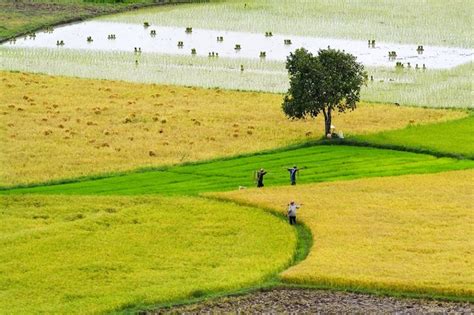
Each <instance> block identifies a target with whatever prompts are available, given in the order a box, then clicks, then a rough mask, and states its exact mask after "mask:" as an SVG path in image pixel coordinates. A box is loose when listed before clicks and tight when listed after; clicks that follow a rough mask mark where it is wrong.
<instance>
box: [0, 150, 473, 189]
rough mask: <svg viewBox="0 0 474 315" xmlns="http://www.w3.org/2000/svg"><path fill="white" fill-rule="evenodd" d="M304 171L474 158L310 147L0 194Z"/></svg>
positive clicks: (244, 182) (422, 166)
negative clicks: (256, 173) (290, 169)
mask: <svg viewBox="0 0 474 315" xmlns="http://www.w3.org/2000/svg"><path fill="white" fill-rule="evenodd" d="M295 164H296V165H298V166H299V167H303V168H305V169H304V170H301V171H300V174H299V178H298V184H300V183H301V184H305V183H314V182H324V181H336V180H349V179H356V178H363V177H377V176H393V175H403V174H421V173H433V172H441V171H447V170H459V169H468V168H473V167H474V161H470V160H455V159H451V158H436V157H433V156H430V155H424V154H416V153H409V152H398V151H392V150H381V149H374V148H367V147H351V146H335V145H334V146H326V145H319V146H312V147H304V148H300V149H294V150H284V151H275V152H270V153H264V154H254V155H250V156H243V157H237V158H230V159H221V160H215V161H210V162H204V163H197V164H188V165H180V166H175V167H169V168H163V169H161V170H148V171H142V172H136V173H129V174H123V175H122V176H112V177H107V178H102V179H96V180H83V181H79V182H72V183H65V184H62V185H61V184H58V185H52V186H37V187H32V188H26V189H16V190H15V189H13V190H4V191H0V193H7V194H18V193H42V194H43V193H44V194H72V195H89V194H96V195H117V194H118V195H138V194H165V195H180V194H181V195H182V194H188V195H196V194H200V193H203V192H212V191H227V190H235V189H238V187H239V186H245V187H253V186H254V185H255V183H254V172H255V170H257V169H260V168H261V167H264V168H265V170H266V171H268V174H267V175H266V176H265V186H276V185H288V184H289V183H290V181H289V173H288V171H287V168H288V167H291V166H293V165H295Z"/></svg>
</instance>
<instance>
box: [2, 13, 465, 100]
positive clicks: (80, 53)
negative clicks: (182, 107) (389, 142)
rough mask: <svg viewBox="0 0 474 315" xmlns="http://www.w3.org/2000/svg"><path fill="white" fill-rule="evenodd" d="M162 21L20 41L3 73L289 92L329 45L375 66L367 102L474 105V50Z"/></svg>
mask: <svg viewBox="0 0 474 315" xmlns="http://www.w3.org/2000/svg"><path fill="white" fill-rule="evenodd" d="M187 7H188V6H184V7H183V8H184V12H186V10H187ZM192 7H194V5H193V6H192ZM163 12H167V13H172V12H175V11H174V9H173V10H171V9H169V10H162V9H148V10H143V11H137V12H135V13H133V14H119V15H115V16H110V17H105V18H98V19H94V20H90V21H86V22H81V23H74V24H68V25H64V26H60V27H57V28H54V29H49V30H47V31H40V32H36V33H35V34H30V35H28V36H23V37H20V38H17V39H15V40H12V41H9V42H6V43H3V44H2V45H0V70H9V71H27V72H41V73H47V74H51V75H67V76H77V77H87V78H101V79H109V80H125V81H134V82H143V83H163V84H176V85H187V86H200V87H208V88H225V89H235V90H253V91H266V92H276V93H284V92H286V90H287V89H288V77H287V71H286V69H285V60H286V57H287V56H288V55H289V54H290V53H291V52H292V51H294V50H295V49H297V48H300V47H305V48H306V49H308V50H309V51H311V52H313V53H317V51H318V50H319V49H323V48H327V47H328V46H330V47H331V48H335V49H340V50H345V51H346V52H349V53H352V54H354V55H355V56H356V57H357V59H358V60H359V61H360V62H362V63H363V64H364V65H365V66H366V69H367V72H368V79H369V81H368V83H367V87H365V88H364V89H363V91H362V98H363V100H365V101H375V102H393V103H399V104H404V105H420V106H431V107H472V106H473V104H472V101H471V81H472V78H471V77H472V76H471V73H472V64H473V63H472V61H473V60H474V49H470V48H461V47H447V46H441V45H423V43H418V44H401V43H394V42H392V43H391V42H382V41H378V40H372V39H370V40H350V39H342V38H326V37H315V36H301V32H299V31H297V30H295V33H294V34H300V35H294V34H293V35H292V33H286V34H284V33H276V32H275V33H274V32H270V31H267V32H248V31H245V32H240V31H235V30H225V29H222V30H217V29H205V28H194V27H192V25H191V26H188V27H182V26H170V25H160V24H153V23H151V22H147V20H149V21H157V20H159V19H158V18H157V16H163ZM179 12H181V11H179ZM190 12H191V11H190ZM188 19H189V20H190V21H194V19H193V18H191V17H190V16H189V15H188ZM138 21H141V22H138ZM168 22H169V21H167V20H166V19H164V20H163V23H164V24H167V23H168ZM177 24H183V22H182V20H180V22H179V23H177ZM222 25H223V28H225V27H226V26H227V25H226V24H225V23H222ZM210 26H212V25H210ZM229 29H235V28H233V27H231V25H229ZM243 30H245V28H243ZM288 31H291V30H289V29H288ZM308 34H310V35H312V34H313V33H312V32H311V31H308ZM397 64H398V66H397Z"/></svg>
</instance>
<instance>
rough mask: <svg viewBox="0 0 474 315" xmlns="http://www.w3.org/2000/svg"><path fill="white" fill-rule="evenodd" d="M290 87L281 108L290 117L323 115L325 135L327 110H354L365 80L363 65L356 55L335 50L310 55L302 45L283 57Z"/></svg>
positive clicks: (327, 126)
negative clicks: (286, 56) (285, 57)
mask: <svg viewBox="0 0 474 315" xmlns="http://www.w3.org/2000/svg"><path fill="white" fill-rule="evenodd" d="M286 68H287V69H288V73H289V76H290V88H289V90H288V92H287V94H286V95H285V98H284V101H283V111H284V112H285V114H286V115H287V116H288V117H290V118H297V119H301V118H305V117H307V116H311V117H316V116H318V115H319V114H320V113H321V112H322V113H323V114H324V121H325V134H328V133H329V132H330V127H331V113H332V111H334V110H337V111H339V112H345V111H347V110H354V109H355V108H356V106H357V102H358V101H359V100H360V89H361V87H362V84H363V83H364V82H365V81H366V77H367V75H366V73H365V72H364V66H363V65H362V64H361V63H358V62H357V61H356V57H355V56H353V55H351V54H348V53H345V52H343V51H340V50H335V49H330V48H328V49H322V50H320V51H319V52H318V56H313V54H312V53H310V52H308V51H307V50H306V49H304V48H300V49H297V50H296V51H295V52H294V53H291V54H290V56H288V58H287V62H286Z"/></svg>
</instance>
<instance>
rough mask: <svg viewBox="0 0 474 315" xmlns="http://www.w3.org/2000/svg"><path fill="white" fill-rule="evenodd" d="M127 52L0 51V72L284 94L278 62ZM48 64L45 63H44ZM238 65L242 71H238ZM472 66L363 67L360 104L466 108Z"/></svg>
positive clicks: (285, 81)
mask: <svg viewBox="0 0 474 315" xmlns="http://www.w3.org/2000/svg"><path fill="white" fill-rule="evenodd" d="M135 59H136V57H135V55H134V54H133V53H126V52H96V51H74V50H69V49H65V50H63V49H59V50H58V49H43V48H35V49H28V48H26V49H25V48H8V47H0V69H3V70H11V71H25V72H36V73H46V74H49V75H67V76H73V77H83V78H99V79H107V80H124V81H132V82H140V83H158V84H176V85H185V86H199V87H206V88H213V87H219V88H224V89H232V90H247V91H266V92H275V93H285V92H286V91H287V90H288V73H287V71H286V70H285V64H284V63H283V62H276V61H264V62H262V61H259V60H250V59H231V58H219V59H217V60H215V59H212V60H210V59H209V58H207V57H198V56H194V57H193V56H191V55H190V56H168V55H159V54H146V53H144V54H142V55H141V56H140V60H139V65H138V66H137V65H136V64H135ZM45 60H48V62H45ZM241 64H243V65H244V67H245V71H244V72H241V71H240V65H241ZM473 70H474V66H473V63H472V62H471V63H468V64H465V65H462V66H459V67H456V68H453V69H449V70H427V71H415V70H414V69H411V70H408V69H405V70H402V71H399V70H395V69H389V68H373V67H368V68H367V71H368V74H369V76H373V77H374V81H373V82H369V83H368V84H367V86H364V87H363V88H362V92H361V97H362V100H364V101H370V102H380V103H384V102H385V103H399V104H402V105H412V106H426V107H441V108H447V107H452V108H467V107H471V108H472V107H473V101H472V95H471V81H472V72H473Z"/></svg>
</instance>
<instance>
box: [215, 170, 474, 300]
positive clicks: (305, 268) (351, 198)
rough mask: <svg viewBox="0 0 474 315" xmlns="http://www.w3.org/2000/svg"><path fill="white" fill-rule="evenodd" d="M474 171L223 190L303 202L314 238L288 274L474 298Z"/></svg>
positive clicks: (240, 197)
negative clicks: (305, 253)
mask: <svg viewBox="0 0 474 315" xmlns="http://www.w3.org/2000/svg"><path fill="white" fill-rule="evenodd" d="M301 176H304V173H303V172H302V174H301ZM473 178H474V170H469V171H455V172H446V173H440V174H430V175H410V176H400V177H391V178H372V179H361V180H354V181H346V182H334V183H321V184H312V185H305V186H296V187H279V188H271V189H264V190H257V189H253V190H247V191H235V192H229V193H223V194H219V196H221V197H225V198H228V199H232V200H236V201H239V202H245V203H250V204H254V205H258V206H263V207H271V208H275V209H279V210H281V211H282V212H284V211H285V209H286V204H287V203H288V202H289V201H290V200H293V199H294V200H296V201H297V202H298V203H302V204H303V206H302V207H301V209H300V210H299V214H298V220H300V221H303V222H304V223H305V224H306V225H308V226H309V228H310V229H311V231H312V233H313V238H314V245H313V248H312V250H311V252H310V254H309V256H308V258H307V259H306V260H304V261H303V262H302V263H300V264H299V265H296V266H294V267H291V268H290V269H288V270H287V271H285V272H284V273H283V274H282V277H283V279H284V280H286V281H289V282H296V283H307V284H317V285H325V286H331V287H350V288H357V289H370V290H377V289H385V290H389V291H392V292H393V291H395V292H396V291H398V292H414V293H427V294H430V295H445V296H463V297H470V298H472V297H473V296H474V252H473V248H474V181H473Z"/></svg>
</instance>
